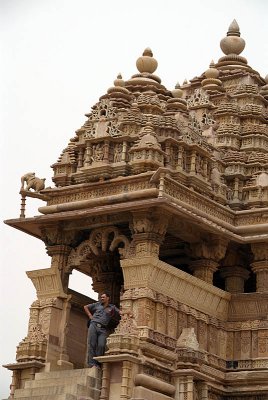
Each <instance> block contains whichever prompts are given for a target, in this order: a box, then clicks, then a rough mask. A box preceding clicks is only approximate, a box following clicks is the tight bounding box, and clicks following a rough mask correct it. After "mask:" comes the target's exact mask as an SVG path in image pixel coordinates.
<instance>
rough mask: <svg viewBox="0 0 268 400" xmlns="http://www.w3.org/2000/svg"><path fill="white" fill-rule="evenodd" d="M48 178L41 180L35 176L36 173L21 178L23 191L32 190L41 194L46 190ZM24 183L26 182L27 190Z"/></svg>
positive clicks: (29, 173)
mask: <svg viewBox="0 0 268 400" xmlns="http://www.w3.org/2000/svg"><path fill="white" fill-rule="evenodd" d="M45 180H46V178H43V179H40V178H37V177H36V176H35V172H28V173H27V174H25V175H23V176H22V177H21V190H26V191H29V190H30V189H33V190H35V191H36V192H40V190H43V189H44V188H45ZM24 182H26V188H24Z"/></svg>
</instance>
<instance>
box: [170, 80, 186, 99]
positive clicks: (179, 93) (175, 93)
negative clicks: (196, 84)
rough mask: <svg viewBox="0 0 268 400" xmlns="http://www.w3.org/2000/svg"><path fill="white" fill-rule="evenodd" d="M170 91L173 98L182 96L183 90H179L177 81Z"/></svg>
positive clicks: (179, 86)
mask: <svg viewBox="0 0 268 400" xmlns="http://www.w3.org/2000/svg"><path fill="white" fill-rule="evenodd" d="M171 93H172V96H173V97H174V98H175V99H178V98H180V97H182V95H183V91H182V90H181V85H180V84H179V82H177V84H176V86H175V89H173V90H171Z"/></svg>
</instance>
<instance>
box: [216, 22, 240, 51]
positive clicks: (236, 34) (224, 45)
mask: <svg viewBox="0 0 268 400" xmlns="http://www.w3.org/2000/svg"><path fill="white" fill-rule="evenodd" d="M245 45H246V42H245V41H244V39H242V38H241V37H240V30H239V26H238V23H237V22H236V20H235V19H234V20H233V22H232V23H231V25H230V26H229V30H228V32H227V35H226V37H225V38H223V39H222V40H221V42H220V46H221V49H222V51H223V53H224V54H225V55H229V54H236V55H238V54H240V53H242V51H243V50H244V48H245Z"/></svg>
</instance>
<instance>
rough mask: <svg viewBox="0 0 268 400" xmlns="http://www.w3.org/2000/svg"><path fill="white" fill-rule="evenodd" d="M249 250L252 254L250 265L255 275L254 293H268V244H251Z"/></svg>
mask: <svg viewBox="0 0 268 400" xmlns="http://www.w3.org/2000/svg"><path fill="white" fill-rule="evenodd" d="M251 249H252V252H253V254H254V262H253V263H252V264H251V268H252V270H253V272H254V273H255V274H256V291H257V292H266V291H268V242H261V243H253V244H251Z"/></svg>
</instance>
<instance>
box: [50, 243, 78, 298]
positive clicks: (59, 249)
mask: <svg viewBox="0 0 268 400" xmlns="http://www.w3.org/2000/svg"><path fill="white" fill-rule="evenodd" d="M71 250H72V248H71V247H70V246H67V245H65V244H58V245H57V244H56V245H53V246H47V254H48V255H49V256H50V257H51V268H58V270H59V271H60V276H61V281H62V286H63V290H64V291H65V292H66V293H67V289H68V284H69V276H70V274H71V271H69V270H68V269H67V262H68V256H69V254H70V252H71Z"/></svg>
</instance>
